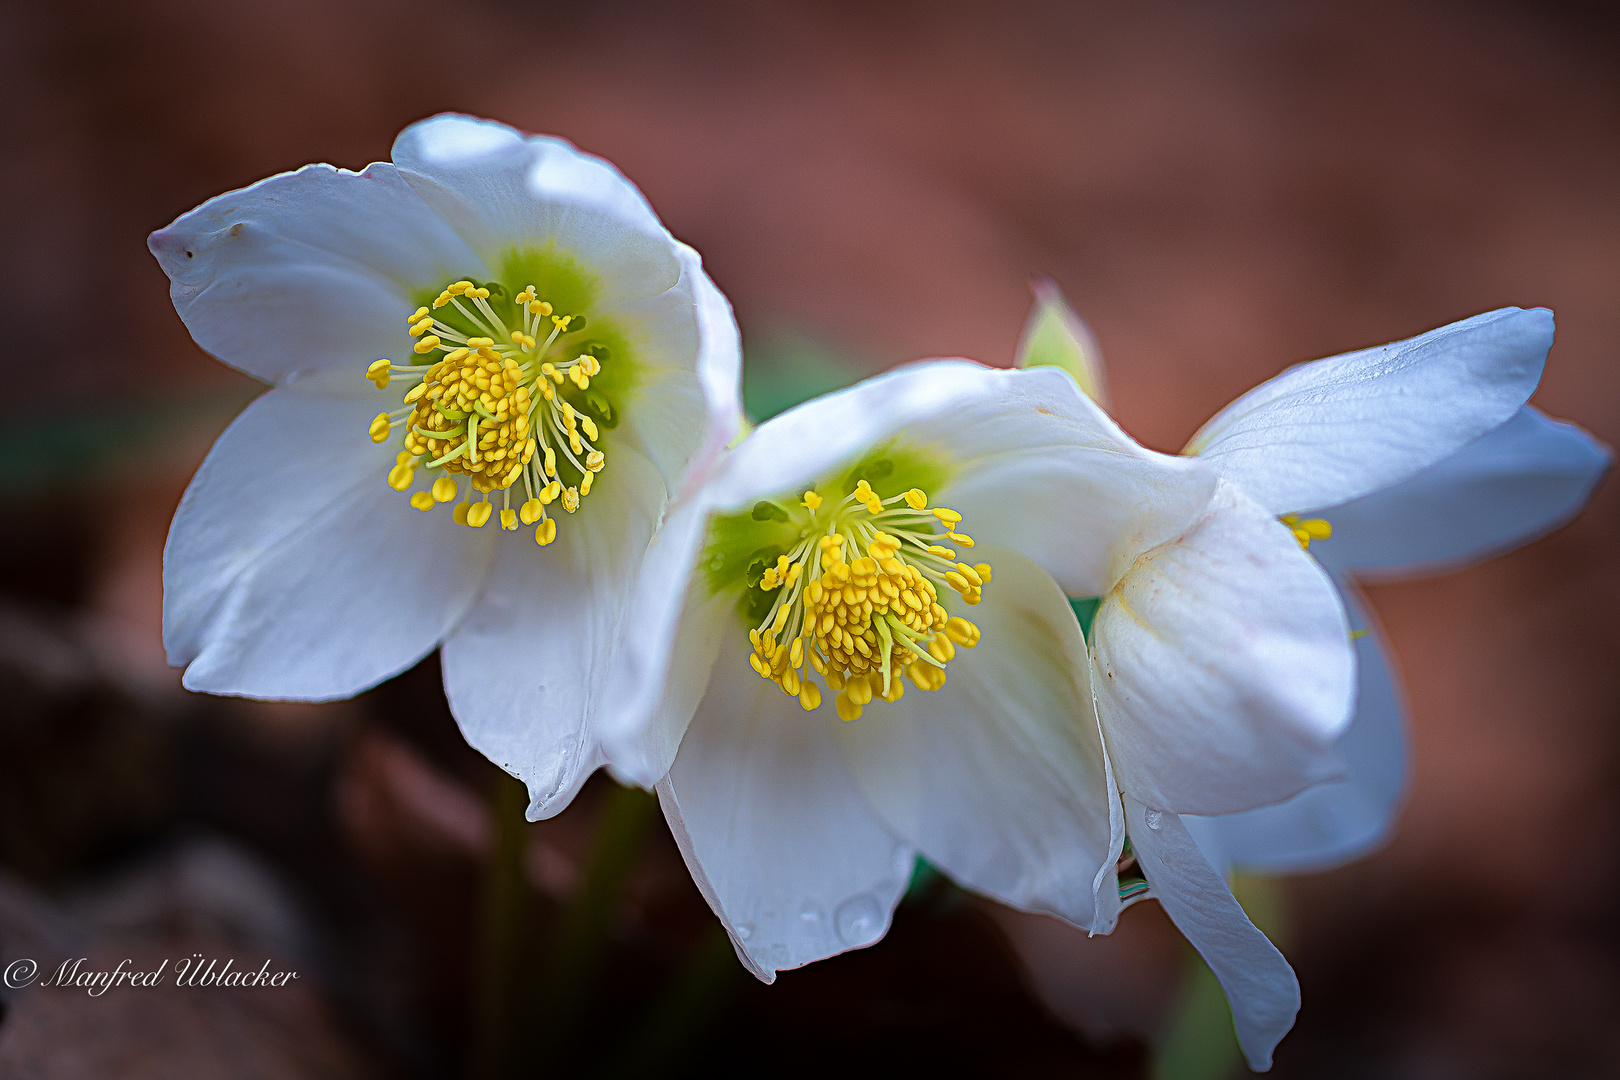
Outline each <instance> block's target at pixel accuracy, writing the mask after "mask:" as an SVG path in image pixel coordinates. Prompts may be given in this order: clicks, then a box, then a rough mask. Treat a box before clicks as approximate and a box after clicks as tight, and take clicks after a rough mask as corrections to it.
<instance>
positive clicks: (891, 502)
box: [749, 480, 990, 720]
mask: <svg viewBox="0 0 1620 1080" xmlns="http://www.w3.org/2000/svg"><path fill="white" fill-rule="evenodd" d="M900 503H904V506H900V505H898V504H900ZM822 505H823V498H822V496H821V495H820V494H818V493H817V492H815V491H813V490H812V491H806V492H805V493H804V495H803V498H802V499H801V501H800V503H799V506H800V507H802V508H803V511H804V512H803V513H802V514H800V517H801V518H802V519H803V521H802V524H803V526H804V527H803V528H802V529H801V532H800V539H799V542H798V543H797V544H796V545H795V546H794V547H793V549H792V550H791V551H789V552H786V553H784V554H782V555H779V556H778V557H777V559H776V563H775V565H774V566H769V567H767V568H766V569H765V571H764V573H763V575H762V576H761V578H760V582H759V585H758V588H760V589H761V590H763V591H765V592H767V593H768V592H772V591H775V590H781V591H780V592H779V593H778V595H777V597H776V601H775V603H774V604H773V605H772V607H771V610H770V614H769V615H767V616H766V618H765V620H764V622H762V623H761V624H760V625H759V626H758V627H756V628H755V629H753V630H751V631H750V632H749V640H750V642H752V644H753V646H754V650H753V652H752V653H751V654H750V656H749V664H750V665H751V666H752V667H753V669H754V670H755V671H756V672H758V673H759V674H760V675H762V676H764V677H765V678H767V679H770V680H772V681H774V682H775V683H777V684H778V685H779V686H781V688H782V690H783V692H785V693H788V694H792V695H795V696H797V697H798V699H799V702H800V704H801V705H803V706H804V708H806V709H814V708H816V707H817V706H818V705H820V704H821V688H820V687H819V686H818V685H817V684H816V683H815V681H814V680H813V678H812V677H811V670H812V669H813V671H814V673H815V674H817V675H820V676H821V677H822V678H823V679H825V680H826V683H827V686H828V688H829V689H831V690H833V691H836V692H837V695H838V696H837V698H836V699H835V701H834V707H835V708H836V710H837V712H838V715H839V717H840V718H841V719H843V720H854V719H856V718H857V717H859V716H860V715H861V710H862V708H863V707H864V706H866V705H867V704H869V703H871V701H872V699H873V698H874V697H881V698H883V699H884V700H886V701H891V702H892V701H898V700H900V697H901V695H902V694H904V693H905V683H904V680H903V679H902V678H901V675H902V674H904V675H907V676H909V677H910V678H911V681H912V682H913V683H915V684H916V685H917V687H918V689H921V690H938V689H939V688H940V687H941V686H943V685H945V665H946V663H947V662H948V661H949V660H950V659H951V658H952V657H953V656H954V655H955V654H956V647H957V646H962V647H963V648H972V647H973V646H974V645H976V644H978V641H979V630H978V627H976V626H974V625H973V624H972V623H970V622H968V621H967V620H966V619H963V618H960V617H952V616H951V615H950V614H949V613H948V612H947V611H946V610H945V607H944V606H943V605H942V604H941V603H940V601H939V588H938V586H939V585H942V584H943V585H948V586H950V587H951V588H953V589H955V590H956V592H957V593H959V594H960V595H961V598H962V600H963V602H964V603H967V604H969V605H973V604H977V603H978V602H979V600H980V597H981V595H982V594H981V591H980V590H981V589H982V587H983V586H984V585H985V584H986V583H987V582H988V581H989V580H990V567H989V566H988V565H986V564H984V563H979V564H977V565H976V566H969V565H967V564H966V563H959V562H953V561H952V560H954V559H955V557H956V553H955V552H954V551H951V550H950V549H949V548H944V547H940V546H939V545H937V544H934V543H933V540H934V539H935V538H937V537H938V533H936V532H935V529H936V528H938V527H939V525H940V524H944V525H945V526H946V528H947V530H948V532H947V533H946V535H947V536H952V537H955V538H956V539H957V541H958V542H962V541H966V543H967V544H969V545H971V544H972V540H971V539H969V538H968V537H966V536H963V535H962V534H959V533H957V532H955V527H956V525H957V524H959V523H960V522H961V520H962V516H961V515H960V514H958V513H956V512H955V511H954V510H949V509H946V508H944V507H941V508H938V509H935V510H931V511H930V510H927V509H926V508H927V505H928V496H927V495H926V494H925V493H924V492H922V491H920V490H918V489H916V488H912V489H911V490H909V491H906V492H904V493H902V494H900V495H895V496H892V497H890V498H888V499H884V498H883V497H882V496H880V495H879V494H878V493H877V492H876V491H874V490H873V489H872V487H871V485H870V484H868V483H867V482H866V481H865V480H861V481H859V482H858V483H857V484H856V487H855V490H854V491H853V492H852V493H850V495H848V496H847V497H846V498H844V499H843V500H842V501H841V502H839V503H838V504H836V505H835V506H833V507H830V508H829V510H828V512H827V513H821V507H822ZM862 511H864V513H862ZM807 663H808V665H809V668H808V669H807V668H806V667H805V665H806V664H807Z"/></svg>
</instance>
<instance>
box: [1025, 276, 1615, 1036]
mask: <svg viewBox="0 0 1620 1080" xmlns="http://www.w3.org/2000/svg"><path fill="white" fill-rule="evenodd" d="M1036 293H1037V298H1036V306H1035V309H1034V311H1033V312H1032V314H1031V318H1030V322H1029V324H1028V325H1027V326H1026V328H1025V333H1024V340H1023V342H1022V343H1021V344H1020V350H1019V366H1020V367H1026V368H1037V367H1039V366H1044V365H1051V366H1057V367H1061V368H1063V369H1065V370H1068V371H1069V372H1070V373H1071V374H1073V375H1074V376H1075V377H1076V379H1077V381H1078V382H1079V383H1080V385H1081V386H1082V387H1083V388H1084V389H1086V390H1087V392H1088V393H1089V394H1090V395H1091V396H1092V397H1094V398H1096V399H1097V400H1099V401H1100V402H1104V403H1105V401H1104V399H1105V391H1104V389H1103V381H1102V380H1103V376H1102V364H1101V358H1100V354H1099V353H1098V351H1097V349H1096V346H1095V344H1094V343H1093V341H1092V339H1091V336H1090V334H1089V333H1088V332H1087V331H1086V329H1085V327H1084V325H1083V324H1082V323H1081V322H1080V320H1079V319H1078V318H1077V317H1076V316H1075V315H1074V313H1073V312H1072V311H1071V310H1069V308H1068V306H1067V305H1066V304H1065V303H1064V301H1063V299H1062V297H1061V296H1060V295H1059V294H1058V293H1057V291H1056V289H1055V288H1054V287H1052V286H1051V285H1050V284H1049V283H1042V284H1038V285H1037V288H1036ZM1552 334H1553V325H1552V315H1551V313H1550V312H1547V311H1545V310H1535V311H1522V310H1519V309H1517V308H1507V309H1503V310H1500V311H1494V312H1490V313H1488V314H1484V315H1479V316H1476V317H1474V318H1472V319H1465V320H1463V321H1462V322H1459V323H1454V324H1452V325H1450V326H1446V327H1442V328H1441V329H1439V330H1435V331H1431V332H1430V333H1427V334H1423V335H1421V336H1419V337H1416V338H1413V339H1411V340H1408V341H1402V342H1397V343H1395V344H1392V345H1385V346H1381V347H1378V348H1373V349H1365V350H1362V351H1359V352H1354V353H1349V354H1346V355H1343V356H1337V357H1332V358H1329V359H1326V360H1318V361H1314V362H1312V363H1306V364H1301V365H1298V366H1296V367H1293V368H1290V369H1289V370H1288V371H1285V372H1284V373H1283V374H1281V375H1279V376H1278V377H1276V378H1275V379H1272V380H1271V381H1270V382H1267V383H1264V384H1262V385H1261V386H1259V387H1257V388H1256V389H1254V390H1252V391H1250V392H1249V393H1247V394H1245V395H1243V396H1242V397H1240V398H1238V400H1237V401H1235V402H1233V403H1232V404H1231V405H1229V406H1227V408H1225V409H1224V410H1222V411H1221V412H1220V413H1219V414H1217V415H1216V417H1215V418H1214V419H1213V420H1211V421H1210V422H1209V423H1208V424H1206V425H1204V427H1203V429H1202V430H1201V431H1200V432H1199V433H1198V434H1197V435H1196V436H1195V437H1194V438H1193V440H1192V441H1191V443H1189V444H1188V447H1187V449H1186V451H1185V453H1186V454H1188V455H1192V456H1195V457H1196V458H1197V459H1198V460H1200V461H1203V462H1206V463H1208V464H1209V465H1210V466H1211V467H1212V468H1213V469H1215V471H1216V472H1217V473H1219V474H1220V475H1221V477H1222V478H1223V479H1224V480H1225V481H1226V482H1228V483H1230V484H1232V485H1234V486H1237V487H1240V488H1241V489H1242V490H1243V491H1244V492H1245V493H1246V494H1247V495H1248V496H1249V497H1250V498H1251V499H1253V500H1254V501H1255V502H1257V503H1259V504H1260V505H1261V506H1263V507H1265V509H1266V510H1267V511H1268V512H1270V513H1272V514H1276V515H1278V516H1280V517H1281V518H1282V519H1283V520H1284V521H1285V522H1286V523H1287V524H1288V526H1289V528H1290V529H1292V530H1293V532H1294V535H1295V537H1296V539H1297V541H1298V543H1299V544H1300V546H1301V547H1302V548H1305V549H1308V550H1309V552H1310V554H1311V555H1313V556H1315V557H1317V559H1318V560H1319V561H1320V562H1321V563H1322V564H1323V566H1324V567H1325V568H1326V569H1327V571H1328V572H1329V573H1330V574H1331V575H1332V576H1333V578H1334V579H1335V581H1336V583H1337V584H1338V587H1339V588H1340V589H1341V590H1342V594H1343V596H1344V598H1345V600H1346V602H1347V603H1348V605H1349V607H1350V608H1351V610H1352V611H1353V612H1355V613H1356V615H1357V621H1358V622H1359V623H1360V624H1361V625H1362V626H1366V625H1367V623H1368V619H1367V616H1366V614H1365V609H1364V607H1363V606H1362V605H1361V603H1360V601H1359V599H1358V597H1357V595H1356V592H1355V589H1354V586H1353V585H1352V584H1351V581H1350V577H1349V575H1351V574H1357V575H1359V574H1363V573H1369V572H1370V573H1375V574H1380V575H1395V574H1401V573H1410V572H1422V571H1425V570H1434V569H1440V568H1449V567H1453V566H1456V565H1459V564H1461V563H1463V562H1466V561H1469V560H1471V559H1476V558H1480V557H1482V556H1485V555H1488V554H1493V553H1496V552H1499V551H1502V550H1506V549H1507V548H1509V547H1512V546H1515V545H1517V544H1521V543H1524V542H1527V541H1528V540H1531V539H1533V538H1535V537H1536V536H1539V535H1541V534H1542V533H1545V532H1547V531H1548V530H1550V529H1552V528H1554V527H1556V526H1557V525H1560V524H1562V523H1563V522H1564V521H1567V520H1568V519H1569V518H1570V517H1572V516H1574V514H1575V513H1576V512H1577V511H1578V510H1579V509H1580V507H1581V506H1583V505H1584V504H1585V502H1586V501H1587V499H1588V498H1589V497H1590V495H1591V492H1592V489H1593V487H1594V486H1595V485H1596V483H1597V481H1598V480H1599V479H1600V478H1601V477H1602V475H1603V473H1604V472H1605V470H1606V469H1607V468H1608V465H1609V454H1608V452H1607V451H1606V450H1605V449H1603V448H1602V447H1601V446H1599V445H1598V444H1597V443H1595V442H1594V441H1593V440H1592V439H1591V437H1590V436H1588V435H1586V434H1585V433H1584V432H1582V431H1580V430H1579V429H1578V428H1575V427H1573V426H1571V425H1568V424H1561V423H1557V422H1555V421H1552V420H1549V419H1547V418H1546V417H1545V416H1543V415H1542V414H1541V413H1539V412H1537V411H1536V410H1535V409H1533V408H1531V407H1529V406H1528V405H1525V404H1524V402H1525V400H1526V398H1528V397H1529V395H1530V393H1531V392H1532V391H1533V390H1534V389H1535V387H1536V384H1537V382H1538V381H1539V379H1540V376H1541V370H1542V365H1543V363H1544V361H1545V358H1546V355H1547V351H1548V349H1549V347H1550V346H1551V344H1552ZM1313 540H1315V541H1318V542H1317V543H1314V544H1313V543H1312V541H1313ZM1071 595H1079V594H1071ZM1114 600H1115V597H1114V596H1112V595H1109V596H1106V597H1104V598H1103V600H1102V603H1101V605H1100V606H1099V608H1098V609H1097V617H1096V622H1095V623H1094V625H1093V629H1092V640H1093V643H1094V646H1095V655H1096V656H1097V657H1098V659H1099V660H1100V661H1101V662H1102V663H1103V664H1104V665H1106V664H1107V663H1109V662H1110V661H1111V657H1112V650H1111V649H1110V641H1109V638H1110V634H1111V632H1112V631H1113V630H1114V629H1115V627H1116V626H1117V625H1119V624H1120V623H1122V622H1127V621H1128V618H1129V613H1128V612H1127V611H1125V610H1124V609H1122V608H1120V607H1118V606H1116V605H1115V604H1114V603H1113V602H1114ZM1357 637H1358V638H1359V639H1360V640H1359V641H1358V643H1357V646H1356V647H1357V652H1358V669H1359V670H1358V696H1357V704H1356V712H1355V717H1354V719H1353V722H1352V723H1351V724H1350V725H1349V726H1347V727H1346V728H1345V729H1344V730H1343V732H1342V733H1341V734H1340V735H1339V737H1338V740H1337V744H1336V749H1337V751H1338V753H1339V756H1340V758H1341V760H1342V761H1343V763H1344V773H1343V775H1342V776H1341V777H1339V778H1337V779H1335V780H1332V781H1329V782H1325V783H1321V784H1317V785H1314V786H1312V787H1310V788H1308V789H1306V790H1304V791H1302V792H1300V793H1298V794H1296V795H1294V796H1293V797H1292V798H1289V799H1286V800H1284V801H1280V802H1278V801H1275V800H1265V801H1266V802H1268V803H1270V805H1263V806H1262V805H1257V806H1256V807H1255V808H1252V809H1247V810H1244V811H1240V812H1236V813H1233V812H1231V811H1230V810H1218V809H1215V808H1213V807H1211V806H1205V807H1204V808H1201V809H1196V808H1193V807H1191V806H1176V807H1164V808H1163V809H1165V810H1170V809H1175V810H1177V811H1178V812H1179V813H1181V814H1186V815H1187V816H1186V817H1185V818H1184V819H1182V820H1179V821H1172V817H1173V815H1169V814H1161V815H1153V814H1152V813H1151V812H1150V811H1147V810H1145V809H1144V810H1143V811H1141V812H1137V811H1134V810H1133V811H1131V812H1130V813H1129V815H1128V817H1129V822H1128V827H1129V831H1130V835H1131V839H1132V841H1133V842H1134V843H1135V846H1136V849H1137V852H1138V854H1139V856H1140V857H1141V859H1140V861H1141V865H1142V869H1143V871H1144V872H1145V874H1146V880H1147V882H1148V883H1149V885H1150V887H1151V890H1152V893H1153V895H1156V896H1157V897H1158V898H1159V899H1160V900H1161V901H1162V902H1163V904H1164V906H1165V908H1166V910H1167V911H1168V912H1169V914H1170V915H1171V917H1172V918H1173V919H1174V920H1175V922H1176V923H1177V925H1178V926H1180V927H1181V929H1182V930H1183V932H1184V933H1186V935H1187V936H1188V938H1189V939H1190V940H1191V941H1192V943H1193V944H1194V945H1195V946H1197V947H1198V949H1199V951H1200V952H1201V953H1202V954H1203V955H1204V957H1205V959H1206V960H1207V961H1208V962H1209V963H1210V966H1211V967H1212V969H1213V970H1214V971H1215V973H1216V975H1217V976H1219V977H1220V979H1221V981H1222V983H1223V985H1225V986H1226V989H1227V992H1228V995H1229V997H1231V999H1232V1003H1233V1008H1234V1011H1235V1012H1236V1013H1237V1016H1238V1020H1239V1031H1240V1035H1241V1033H1242V1025H1243V1018H1242V1004H1241V1002H1240V1000H1239V996H1238V995H1240V994H1242V993H1244V990H1243V989H1242V983H1243V981H1244V980H1246V979H1247V980H1251V981H1252V980H1253V979H1254V978H1255V977H1257V976H1258V975H1259V974H1260V971H1259V968H1260V967H1261V966H1263V965H1257V964H1256V963H1255V961H1256V960H1257V959H1258V958H1259V956H1258V954H1256V953H1254V952H1252V951H1245V950H1237V951H1234V950H1232V949H1231V948H1228V947H1227V946H1226V945H1225V944H1224V942H1226V941H1228V940H1230V939H1232V934H1233V931H1232V928H1233V927H1236V926H1237V925H1238V921H1239V920H1240V919H1241V918H1242V914H1241V912H1240V911H1239V910H1237V908H1236V905H1235V904H1234V903H1233V902H1232V901H1231V897H1230V894H1229V892H1228V890H1227V889H1226V886H1225V883H1224V881H1223V880H1222V879H1221V877H1220V875H1218V874H1216V873H1215V872H1214V868H1215V867H1219V868H1220V869H1222V870H1224V869H1225V868H1226V867H1227V866H1229V865H1238V866H1241V867H1243V868H1245V869H1250V870H1261V871H1287V870H1303V869H1315V868H1321V867H1325V866H1329V865H1333V864H1336V863H1340V862H1344V861H1346V860H1348V859H1350V858H1353V857H1355V856H1356V855H1359V854H1362V853H1363V852H1365V851H1366V850H1368V849H1369V848H1370V847H1372V846H1374V845H1375V844H1376V843H1378V842H1379V841H1380V840H1381V839H1382V838H1383V837H1384V836H1385V834H1386V833H1387V831H1388V828H1389V826H1390V823H1391V821H1392V819H1393V816H1394V813H1395V809H1396V806H1397V803H1398V801H1399V798H1400V795H1401V793H1402V790H1403V786H1404V780H1405V772H1406V768H1405V746H1404V736H1403V722H1402V718H1401V706H1400V698H1399V693H1398V691H1397V689H1396V686H1395V682H1394V680H1393V678H1392V676H1391V673H1390V669H1389V666H1388V664H1387V661H1386V659H1385V656H1384V652H1383V649H1382V647H1381V646H1380V644H1379V642H1378V639H1377V636H1376V634H1374V633H1368V632H1366V631H1361V632H1358V634H1357ZM1104 685H1105V686H1106V685H1107V684H1104ZM1099 707H1100V708H1102V709H1104V710H1106V704H1105V703H1100V705H1099ZM1110 749H1111V750H1112V749H1115V744H1113V743H1111V744H1110ZM1126 794H1127V798H1126V804H1127V807H1128V808H1129V807H1130V806H1131V804H1132V800H1131V798H1130V792H1129V791H1128V790H1127V793H1126ZM1155 824H1157V826H1158V827H1157V829H1154V828H1153V826H1154V825H1155ZM1143 826H1146V828H1144V827H1143ZM1183 826H1185V828H1183ZM1154 833H1157V834H1158V836H1155V837H1154V840H1153V841H1152V843H1151V844H1149V845H1145V844H1143V843H1142V841H1143V840H1145V839H1147V838H1148V837H1149V836H1150V835H1153V834H1154ZM1167 833H1168V834H1172V835H1173V837H1174V843H1175V844H1176V845H1177V846H1178V849H1179V851H1180V852H1181V853H1182V855H1183V856H1184V860H1183V868H1182V871H1181V872H1180V873H1179V874H1176V875H1167V874H1166V870H1165V868H1164V867H1162V866H1161V865H1160V863H1159V861H1158V858H1157V854H1156V852H1155V851H1154V850H1153V848H1154V847H1155V846H1157V845H1159V844H1162V843H1163V840H1160V839H1159V838H1158V837H1159V836H1164V835H1165V834H1167ZM1189 833H1190V837H1191V838H1196V842H1197V845H1198V848H1199V849H1201V850H1202V851H1203V852H1204V854H1205V856H1206V857H1207V862H1208V863H1212V864H1213V866H1210V865H1201V864H1200V863H1201V862H1202V860H1197V859H1196V858H1195V857H1194V856H1193V854H1192V852H1193V849H1192V846H1191V842H1190V839H1189ZM1222 912H1224V914H1223V915H1221V916H1220V917H1219V918H1216V917H1215V914H1217V913H1222ZM1284 1030H1286V1028H1285V1029H1284ZM1278 1034H1279V1035H1280V1034H1281V1032H1279V1033H1278ZM1245 1049H1246V1050H1247V1051H1249V1054H1250V1059H1251V1062H1253V1061H1254V1057H1255V1055H1254V1051H1253V1049H1252V1048H1251V1047H1250V1046H1249V1045H1248V1044H1247V1043H1246V1044H1245Z"/></svg>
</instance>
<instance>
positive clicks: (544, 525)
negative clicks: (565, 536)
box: [534, 518, 557, 547]
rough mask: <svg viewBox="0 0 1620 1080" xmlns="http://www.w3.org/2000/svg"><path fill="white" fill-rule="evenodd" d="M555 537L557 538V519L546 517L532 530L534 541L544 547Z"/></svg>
mask: <svg viewBox="0 0 1620 1080" xmlns="http://www.w3.org/2000/svg"><path fill="white" fill-rule="evenodd" d="M555 539H557V519H556V518H546V520H544V521H542V522H541V523H540V525H539V527H538V528H536V529H535V530H534V542H535V543H537V544H539V545H540V546H541V547H545V546H546V545H547V544H549V543H551V542H552V541H553V540H555Z"/></svg>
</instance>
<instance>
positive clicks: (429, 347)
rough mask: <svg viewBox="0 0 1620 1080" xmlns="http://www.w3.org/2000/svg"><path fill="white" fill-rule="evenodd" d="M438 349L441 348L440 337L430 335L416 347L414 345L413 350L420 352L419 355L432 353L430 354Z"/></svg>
mask: <svg viewBox="0 0 1620 1080" xmlns="http://www.w3.org/2000/svg"><path fill="white" fill-rule="evenodd" d="M438 347H439V339H438V336H437V335H434V334H429V335H428V336H427V337H425V338H423V339H422V340H421V341H418V342H417V343H416V344H415V345H413V346H412V349H413V351H415V352H419V353H430V352H432V351H433V350H434V349H436V348H438Z"/></svg>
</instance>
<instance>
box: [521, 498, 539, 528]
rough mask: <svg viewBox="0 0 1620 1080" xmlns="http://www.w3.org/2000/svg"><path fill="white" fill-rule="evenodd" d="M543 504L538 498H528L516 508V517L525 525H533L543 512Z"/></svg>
mask: <svg viewBox="0 0 1620 1080" xmlns="http://www.w3.org/2000/svg"><path fill="white" fill-rule="evenodd" d="M545 512H546V511H545V504H544V503H542V502H541V501H540V500H539V499H530V500H529V501H528V502H526V503H524V504H523V507H522V508H521V509H520V510H518V519H519V520H520V521H522V522H523V524H525V525H533V524H534V523H535V522H537V521H539V520H540V518H541V517H542V516H543V515H544V514H545Z"/></svg>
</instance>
